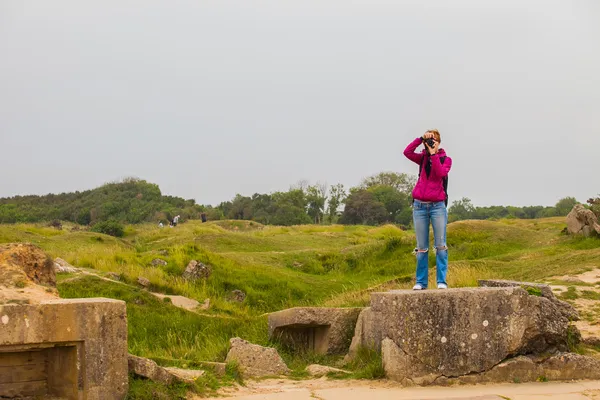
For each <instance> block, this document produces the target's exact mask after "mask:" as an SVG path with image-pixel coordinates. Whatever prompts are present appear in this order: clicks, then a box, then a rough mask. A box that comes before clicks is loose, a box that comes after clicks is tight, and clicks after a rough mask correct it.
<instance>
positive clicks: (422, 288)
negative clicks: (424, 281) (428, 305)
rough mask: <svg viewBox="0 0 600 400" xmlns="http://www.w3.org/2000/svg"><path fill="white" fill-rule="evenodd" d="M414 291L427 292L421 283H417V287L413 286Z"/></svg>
mask: <svg viewBox="0 0 600 400" xmlns="http://www.w3.org/2000/svg"><path fill="white" fill-rule="evenodd" d="M413 290H425V288H424V287H423V285H421V284H420V283H417V284H416V285H415V286H413Z"/></svg>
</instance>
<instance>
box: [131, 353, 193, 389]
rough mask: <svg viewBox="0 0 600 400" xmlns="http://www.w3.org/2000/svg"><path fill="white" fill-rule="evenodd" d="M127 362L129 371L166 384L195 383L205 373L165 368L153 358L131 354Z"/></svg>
mask: <svg viewBox="0 0 600 400" xmlns="http://www.w3.org/2000/svg"><path fill="white" fill-rule="evenodd" d="M127 362H128V365H129V372H131V373H133V374H135V375H138V376H141V377H143V378H146V379H150V380H151V381H153V382H159V383H162V384H165V385H171V384H173V383H176V382H184V383H193V382H194V381H195V380H196V379H198V378H199V377H201V376H202V375H204V371H201V370H189V369H180V368H173V367H166V368H164V367H161V366H159V365H158V364H157V363H155V362H154V361H152V360H149V359H147V358H143V357H138V356H134V355H131V354H129V355H128V358H127Z"/></svg>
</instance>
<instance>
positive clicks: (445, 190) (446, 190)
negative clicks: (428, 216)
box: [440, 156, 448, 207]
mask: <svg viewBox="0 0 600 400" xmlns="http://www.w3.org/2000/svg"><path fill="white" fill-rule="evenodd" d="M444 161H446V156H444V157H440V163H442V164H444ZM442 185H443V186H444V193H446V200H445V201H444V203H446V207H448V175H446V176H445V177H443V178H442Z"/></svg>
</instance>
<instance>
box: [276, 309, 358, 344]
mask: <svg viewBox="0 0 600 400" xmlns="http://www.w3.org/2000/svg"><path fill="white" fill-rule="evenodd" d="M360 311H361V309H360V308H319V307H296V308H290V309H287V310H282V311H278V312H275V313H272V314H269V336H270V337H271V338H273V339H276V340H278V341H280V343H282V344H284V345H286V346H289V347H290V348H292V349H294V350H295V351H308V352H315V353H317V354H344V353H346V352H347V351H348V348H349V347H350V342H351V341H352V335H353V334H354V327H355V325H356V320H357V319H358V315H359V314H360Z"/></svg>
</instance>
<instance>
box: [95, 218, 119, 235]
mask: <svg viewBox="0 0 600 400" xmlns="http://www.w3.org/2000/svg"><path fill="white" fill-rule="evenodd" d="M92 231H93V232H98V233H104V234H105V235H110V236H115V237H123V235H124V234H125V229H124V228H123V225H121V224H120V223H119V222H117V221H101V222H98V223H96V224H95V225H94V226H93V227H92Z"/></svg>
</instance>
